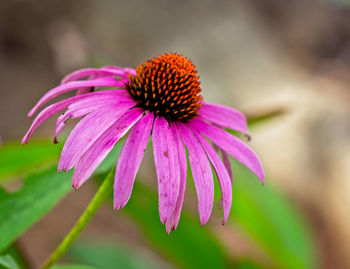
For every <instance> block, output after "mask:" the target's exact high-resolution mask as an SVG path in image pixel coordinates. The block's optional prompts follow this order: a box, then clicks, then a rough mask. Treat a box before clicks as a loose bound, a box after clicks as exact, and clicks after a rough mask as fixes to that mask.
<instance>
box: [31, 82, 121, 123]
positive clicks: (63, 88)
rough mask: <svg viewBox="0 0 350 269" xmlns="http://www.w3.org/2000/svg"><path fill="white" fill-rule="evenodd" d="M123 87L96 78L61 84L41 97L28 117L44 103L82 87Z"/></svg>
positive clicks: (119, 83)
mask: <svg viewBox="0 0 350 269" xmlns="http://www.w3.org/2000/svg"><path fill="white" fill-rule="evenodd" d="M123 86H124V84H123V82H121V81H117V80H115V79H111V78H98V79H92V80H83V81H72V82H68V83H66V84H62V85H60V86H57V87H56V88H53V89H52V90H50V91H48V92H47V93H46V94H45V95H44V96H43V97H41V99H40V100H39V101H38V103H37V104H36V105H35V106H34V107H33V108H32V110H31V111H30V112H29V114H28V116H29V117H31V116H32V115H33V114H34V113H35V112H36V111H37V110H38V108H39V107H40V106H42V105H43V104H45V103H46V102H48V101H50V100H51V99H53V98H55V97H56V96H58V95H60V94H62V93H65V92H69V91H72V90H75V89H79V88H83V87H88V88H89V87H123Z"/></svg>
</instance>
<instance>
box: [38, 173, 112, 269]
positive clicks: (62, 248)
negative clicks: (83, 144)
mask: <svg viewBox="0 0 350 269" xmlns="http://www.w3.org/2000/svg"><path fill="white" fill-rule="evenodd" d="M113 180H114V169H112V170H111V172H109V174H108V175H107V177H106V178H105V180H104V181H103V183H102V184H101V186H100V188H99V190H98V191H97V193H96V194H95V196H94V198H93V199H92V201H91V202H90V204H89V205H88V207H87V208H86V209H85V211H84V213H83V214H82V215H81V217H80V219H79V220H78V221H77V223H76V224H75V226H74V227H73V228H72V229H71V230H70V232H69V234H67V235H66V237H65V238H64V239H63V241H62V242H61V244H60V245H59V246H58V247H57V248H56V249H55V251H54V252H52V254H51V256H50V257H49V259H48V260H47V261H46V262H45V264H44V265H43V266H42V267H41V269H47V268H51V266H53V265H54V264H55V263H56V262H57V261H58V260H59V259H60V258H61V257H62V255H63V254H64V253H65V252H66V251H67V250H68V248H69V247H70V246H71V245H72V243H73V242H74V240H75V239H76V238H77V237H78V236H79V234H80V233H81V232H82V231H83V230H84V228H85V226H86V225H87V224H88V223H89V221H90V220H91V218H92V217H93V216H94V215H95V213H96V212H97V209H99V207H100V206H101V205H102V203H103V201H104V200H105V199H106V198H107V197H108V195H109V194H110V193H111V189H112V187H113Z"/></svg>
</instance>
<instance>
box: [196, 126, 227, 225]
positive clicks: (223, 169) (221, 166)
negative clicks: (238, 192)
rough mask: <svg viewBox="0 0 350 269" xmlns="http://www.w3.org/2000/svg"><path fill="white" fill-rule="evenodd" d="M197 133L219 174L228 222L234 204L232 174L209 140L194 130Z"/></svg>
mask: <svg viewBox="0 0 350 269" xmlns="http://www.w3.org/2000/svg"><path fill="white" fill-rule="evenodd" d="M192 131H193V133H194V134H195V135H196V137H197V139H198V140H199V142H200V143H201V144H202V147H203V149H204V150H205V152H206V153H207V156H208V158H209V160H210V162H211V164H212V165H213V168H214V170H215V173H216V175H217V178H218V181H219V184H220V188H221V192H222V202H223V208H224V222H223V223H225V222H226V220H227V218H228V215H229V213H230V209H231V204H232V184H231V180H230V176H229V174H228V173H227V170H226V167H225V165H224V164H223V163H222V161H221V160H220V158H219V156H218V155H217V154H216V152H215V150H214V149H213V147H212V146H211V145H210V144H209V142H208V141H207V140H206V139H205V138H204V137H203V136H202V135H201V134H200V133H199V132H198V131H196V130H192Z"/></svg>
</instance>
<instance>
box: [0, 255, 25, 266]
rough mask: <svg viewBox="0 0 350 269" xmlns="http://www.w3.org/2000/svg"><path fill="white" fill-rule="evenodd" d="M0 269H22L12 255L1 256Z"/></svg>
mask: <svg viewBox="0 0 350 269" xmlns="http://www.w3.org/2000/svg"><path fill="white" fill-rule="evenodd" d="M0 269H20V268H19V267H18V265H17V263H16V261H15V260H14V259H13V258H12V257H11V256H10V255H3V256H0Z"/></svg>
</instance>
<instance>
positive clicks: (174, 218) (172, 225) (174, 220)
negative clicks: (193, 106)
mask: <svg viewBox="0 0 350 269" xmlns="http://www.w3.org/2000/svg"><path fill="white" fill-rule="evenodd" d="M171 130H172V132H173V135H174V140H175V143H176V145H177V148H178V150H179V163H180V187H179V196H178V198H177V201H176V205H175V209H174V212H173V214H172V215H171V217H170V218H169V219H167V221H166V223H165V225H166V231H167V233H168V234H169V233H170V230H171V229H173V230H175V229H176V228H177V225H178V223H179V220H180V215H181V209H182V205H183V201H184V197H185V188H186V176H187V159H186V151H185V147H184V144H183V142H182V138H181V133H180V131H179V129H178V127H177V126H176V125H175V124H173V125H171Z"/></svg>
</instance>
